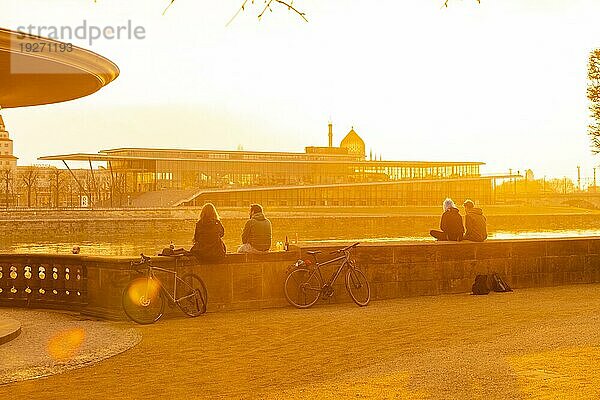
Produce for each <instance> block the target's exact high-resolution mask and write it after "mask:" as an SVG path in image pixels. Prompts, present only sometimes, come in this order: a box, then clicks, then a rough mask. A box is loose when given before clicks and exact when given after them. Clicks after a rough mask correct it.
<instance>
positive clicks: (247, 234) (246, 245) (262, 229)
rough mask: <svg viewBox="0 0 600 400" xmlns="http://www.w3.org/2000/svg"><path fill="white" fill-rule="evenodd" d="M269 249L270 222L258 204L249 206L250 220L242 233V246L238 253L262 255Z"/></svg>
mask: <svg viewBox="0 0 600 400" xmlns="http://www.w3.org/2000/svg"><path fill="white" fill-rule="evenodd" d="M270 248H271V221H269V220H268V219H267V218H266V217H265V214H264V213H263V209H262V207H261V206H260V205H259V204H252V205H251V206H250V219H249V220H248V221H246V225H245V226H244V231H243V232H242V245H241V246H240V247H239V248H238V253H264V252H267V251H269V249H270Z"/></svg>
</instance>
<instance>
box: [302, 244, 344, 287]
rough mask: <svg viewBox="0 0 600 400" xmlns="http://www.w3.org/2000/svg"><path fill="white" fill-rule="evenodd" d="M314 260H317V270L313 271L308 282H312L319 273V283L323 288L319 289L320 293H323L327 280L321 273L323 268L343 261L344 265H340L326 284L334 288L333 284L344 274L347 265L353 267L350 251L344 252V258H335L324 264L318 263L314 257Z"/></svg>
mask: <svg viewBox="0 0 600 400" xmlns="http://www.w3.org/2000/svg"><path fill="white" fill-rule="evenodd" d="M314 258H315V268H314V269H313V271H312V273H311V274H310V275H309V277H308V280H310V278H312V277H313V276H314V275H315V274H316V273H317V272H318V277H319V283H320V284H321V287H320V288H319V289H318V290H319V291H322V290H323V288H324V287H325V279H323V274H322V273H321V267H322V266H324V265H329V264H333V263H335V262H338V261H342V260H343V261H342V263H341V264H340V266H339V267H338V269H337V270H335V271H334V273H333V274H332V275H331V277H330V278H329V280H328V281H327V283H326V285H328V286H333V284H334V283H335V281H336V280H337V278H338V277H339V276H340V274H341V273H342V270H343V269H344V267H345V266H346V265H349V266H351V265H352V263H351V262H350V252H349V251H344V255H343V256H339V257H335V258H332V259H331V260H327V261H325V262H322V263H320V262H317V261H316V260H317V258H316V257H314ZM311 289H312V288H311Z"/></svg>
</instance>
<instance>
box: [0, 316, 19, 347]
mask: <svg viewBox="0 0 600 400" xmlns="http://www.w3.org/2000/svg"><path fill="white" fill-rule="evenodd" d="M20 334H21V323H20V322H19V321H17V320H15V319H11V318H1V317H0V346H1V345H3V344H4V343H8V342H10V341H11V340H14V339H15V338H16V337H17V336H19V335H20Z"/></svg>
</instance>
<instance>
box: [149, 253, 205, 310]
mask: <svg viewBox="0 0 600 400" xmlns="http://www.w3.org/2000/svg"><path fill="white" fill-rule="evenodd" d="M146 268H147V269H146V277H147V278H148V279H153V280H155V281H156V282H158V285H159V286H160V289H161V290H162V292H163V293H164V294H166V295H167V296H168V297H169V300H171V302H172V303H177V302H178V301H181V300H185V299H187V298H189V297H193V296H195V293H193V292H192V293H191V294H189V295H187V296H183V297H180V298H177V282H181V283H182V284H184V285H187V286H188V287H191V286H189V285H188V284H187V283H186V282H185V281H184V280H182V279H181V278H180V277H178V276H177V271H172V270H170V269H165V268H160V267H154V266H152V265H150V264H149V263H146ZM154 271H160V272H165V273H168V274H171V275H173V295H172V296H171V292H169V290H168V289H167V288H166V287H165V285H164V284H163V283H162V280H160V279H159V278H158V277H157V276H156V274H155V273H154Z"/></svg>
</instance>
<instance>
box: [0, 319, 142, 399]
mask: <svg viewBox="0 0 600 400" xmlns="http://www.w3.org/2000/svg"><path fill="white" fill-rule="evenodd" d="M4 318H11V319H14V320H17V321H20V322H21V335H19V336H18V337H17V338H16V339H14V340H12V341H10V342H8V343H6V344H4V345H2V346H0V385H3V384H7V383H11V382H16V381H22V380H27V379H33V378H39V377H43V376H48V375H52V374H58V373H62V372H65V371H69V370H72V369H75V368H81V367H85V366H89V365H92V364H94V363H97V362H99V361H102V360H104V359H106V358H108V357H111V356H114V355H116V354H119V353H122V352H124V351H125V350H128V349H130V348H131V347H133V346H135V345H136V344H138V343H139V342H140V340H141V334H140V332H139V331H137V330H136V329H134V328H131V327H125V328H118V327H115V324H112V323H106V322H100V321H92V320H83V319H81V318H79V317H78V315H77V314H71V313H64V312H52V311H34V310H24V309H0V319H4ZM0 397H1V396H0Z"/></svg>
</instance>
